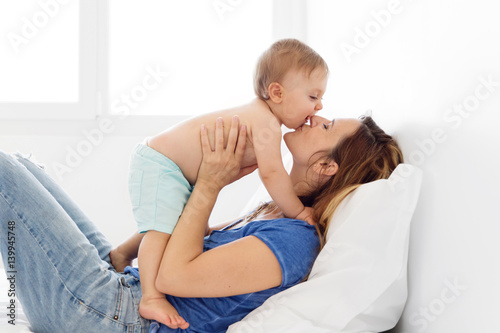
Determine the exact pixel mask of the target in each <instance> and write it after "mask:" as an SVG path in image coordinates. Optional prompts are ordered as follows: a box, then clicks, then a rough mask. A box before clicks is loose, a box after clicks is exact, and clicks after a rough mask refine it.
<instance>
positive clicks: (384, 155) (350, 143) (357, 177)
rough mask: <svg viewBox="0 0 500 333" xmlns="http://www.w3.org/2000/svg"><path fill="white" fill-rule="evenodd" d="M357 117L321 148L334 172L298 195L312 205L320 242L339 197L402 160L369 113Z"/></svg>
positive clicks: (269, 205) (267, 206) (265, 206)
mask: <svg viewBox="0 0 500 333" xmlns="http://www.w3.org/2000/svg"><path fill="white" fill-rule="evenodd" d="M360 121H361V125H360V126H359V128H358V129H357V130H356V131H355V132H354V133H353V134H352V135H350V136H347V137H345V138H344V139H342V140H341V141H340V142H339V143H338V144H337V145H336V146H335V147H334V148H333V149H332V150H331V151H325V152H320V154H321V155H322V156H321V158H326V159H327V160H329V161H335V162H336V163H337V164H338V171H337V173H336V174H335V175H333V176H332V177H331V178H330V179H329V180H328V181H327V182H326V183H324V184H323V185H321V186H319V187H318V188H316V189H314V190H313V191H312V192H311V193H309V194H307V195H305V196H300V197H299V198H300V200H301V201H302V203H303V204H304V206H308V207H313V208H314V212H315V216H314V219H315V220H316V221H317V225H316V228H317V229H318V233H319V235H320V238H321V246H323V245H324V237H323V236H324V235H326V233H327V231H328V227H329V224H330V220H331V217H332V215H333V213H334V212H335V210H336V209H337V207H338V206H339V204H340V203H341V202H342V200H344V199H345V198H346V197H347V195H349V194H350V193H351V192H352V191H354V190H355V189H356V188H358V187H359V186H361V185H363V184H366V183H369V182H372V181H375V180H378V179H387V178H389V176H390V175H391V173H392V171H394V169H395V168H396V166H397V165H398V164H400V163H403V153H402V152H401V149H400V148H399V146H398V144H397V142H396V141H395V140H394V139H393V138H392V137H391V136H390V135H388V134H386V133H385V132H384V131H383V130H382V129H381V128H380V127H379V126H378V125H377V124H376V123H375V122H374V121H373V119H372V118H371V117H369V116H363V117H361V118H360ZM312 164H314V163H312ZM326 164H327V163H326ZM275 207H276V206H275V204H274V203H266V204H263V205H261V206H260V207H259V208H257V209H256V210H255V211H254V212H253V213H252V214H250V215H249V216H247V217H246V218H245V220H247V221H249V220H253V219H255V218H256V217H257V216H258V215H259V214H260V213H261V212H262V211H264V210H266V211H267V210H268V209H269V210H270V209H273V208H275Z"/></svg>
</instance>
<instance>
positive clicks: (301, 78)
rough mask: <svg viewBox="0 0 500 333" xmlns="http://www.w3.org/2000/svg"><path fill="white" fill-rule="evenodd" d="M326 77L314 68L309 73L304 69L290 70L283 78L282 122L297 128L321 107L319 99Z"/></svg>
mask: <svg viewBox="0 0 500 333" xmlns="http://www.w3.org/2000/svg"><path fill="white" fill-rule="evenodd" d="M327 80H328V77H327V75H326V73H325V72H323V71H321V70H320V69H315V70H314V71H313V72H312V73H311V75H308V73H307V72H305V71H296V70H294V71H290V72H288V73H287V74H286V75H285V78H284V80H283V84H282V85H283V88H284V96H283V102H282V103H283V105H282V107H283V111H284V112H283V119H282V120H283V124H284V125H285V126H286V127H288V128H290V129H297V128H299V127H300V126H302V125H304V124H305V123H307V122H308V121H309V119H310V118H311V117H312V116H314V115H315V114H316V113H317V112H318V111H319V110H321V109H322V108H323V104H322V103H321V99H322V97H323V94H324V93H325V90H326V83H327Z"/></svg>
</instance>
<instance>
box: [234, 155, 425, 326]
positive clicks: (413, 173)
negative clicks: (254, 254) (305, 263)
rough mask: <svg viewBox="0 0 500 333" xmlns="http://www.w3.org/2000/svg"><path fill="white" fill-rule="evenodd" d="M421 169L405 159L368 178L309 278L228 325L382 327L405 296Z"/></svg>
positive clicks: (340, 212)
mask: <svg viewBox="0 0 500 333" xmlns="http://www.w3.org/2000/svg"><path fill="white" fill-rule="evenodd" d="M421 180H422V172H421V171H420V169H418V168H416V167H414V166H411V165H408V164H400V165H399V166H398V167H397V168H396V169H395V170H394V172H393V173H392V175H391V176H390V178H389V179H387V180H385V179H384V180H377V181H374V182H371V183H368V184H364V185H362V186H360V187H359V188H358V189H356V190H355V191H354V192H353V193H351V194H350V195H349V196H348V197H347V198H346V199H345V200H344V201H343V202H342V203H341V204H340V205H339V207H338V208H337V210H336V212H335V213H334V215H333V218H332V222H331V225H330V229H329V232H328V234H327V237H326V239H327V243H326V245H325V247H324V248H323V250H322V251H321V252H320V254H319V256H318V258H317V259H316V262H315V263H314V266H313V268H312V271H311V274H310V276H309V279H308V281H306V282H304V283H301V284H299V285H296V286H294V287H292V288H290V289H287V290H285V291H283V292H281V293H279V294H276V295H274V296H273V297H271V298H269V299H268V300H267V301H266V302H265V303H264V304H263V305H262V306H260V307H259V308H257V309H255V310H254V311H252V312H251V313H250V314H248V315H247V316H246V317H245V318H244V319H243V320H242V321H240V322H238V323H235V324H233V325H231V326H230V327H229V330H228V331H227V332H229V333H244V332H252V333H256V332H269V333H271V332H272V333H279V332H286V333H290V332H308V333H316V332H317V333H320V332H325V333H326V332H328V333H335V332H342V333H347V332H349V333H351V332H382V331H385V330H388V329H390V328H392V327H394V326H395V325H396V323H397V321H398V319H399V317H400V316H401V312H402V311H403V307H404V305H405V302H406V298H407V281H406V277H407V276H406V273H407V260H408V241H409V231H410V221H411V217H412V215H413V211H414V209H415V206H416V203H417V200H418V195H419V191H420V184H421Z"/></svg>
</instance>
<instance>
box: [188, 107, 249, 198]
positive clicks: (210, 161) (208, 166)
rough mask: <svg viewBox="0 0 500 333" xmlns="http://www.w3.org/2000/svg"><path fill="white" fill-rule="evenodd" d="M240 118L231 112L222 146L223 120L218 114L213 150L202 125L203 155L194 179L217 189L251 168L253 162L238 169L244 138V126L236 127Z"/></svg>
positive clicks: (247, 172)
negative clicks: (230, 119) (231, 115)
mask: <svg viewBox="0 0 500 333" xmlns="http://www.w3.org/2000/svg"><path fill="white" fill-rule="evenodd" d="M238 127H239V118H238V116H234V117H233V120H232V122H231V128H230V130H229V134H228V141H227V146H226V148H224V123H223V121H222V118H218V119H217V120H216V123H215V150H214V151H212V148H211V147H210V143H209V140H208V132H207V128H206V126H205V125H202V126H201V148H202V152H203V159H202V161H201V165H200V170H199V171H198V179H197V183H200V182H201V183H205V185H206V186H208V187H209V188H210V189H212V190H213V191H220V190H221V189H222V188H223V187H224V186H226V185H227V184H230V183H232V182H233V181H235V180H237V179H239V178H241V177H243V176H244V175H246V174H249V173H250V172H252V171H254V170H255V168H256V167H257V166H256V165H254V166H250V167H247V168H243V169H241V161H242V159H243V154H244V152H245V145H246V139H247V130H246V126H245V125H242V126H241V128H240V129H239V133H238Z"/></svg>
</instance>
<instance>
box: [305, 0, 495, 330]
mask: <svg viewBox="0 0 500 333" xmlns="http://www.w3.org/2000/svg"><path fill="white" fill-rule="evenodd" d="M311 3H312V5H313V8H312V9H311V11H310V12H309V17H310V20H309V22H310V25H309V31H308V36H309V38H310V42H311V44H312V46H313V47H315V48H316V49H317V50H318V51H319V52H320V53H321V54H323V55H325V57H326V58H327V62H328V64H329V66H330V68H331V70H332V71H331V76H330V81H329V86H328V93H327V96H325V109H327V110H329V112H333V113H334V114H345V115H349V116H354V115H356V114H361V113H362V112H364V110H365V109H373V116H374V118H375V120H376V121H377V122H378V123H379V124H381V125H382V127H383V128H386V129H390V130H391V131H393V132H395V133H396V135H397V137H398V138H399V139H400V140H401V144H402V147H403V149H404V152H405V157H406V160H407V161H408V162H410V163H412V164H416V165H418V166H420V167H421V168H422V169H423V170H424V182H423V187H422V192H421V196H420V202H419V204H418V207H417V210H416V213H415V216H414V219H413V221H412V229H411V233H412V234H411V240H410V254H409V298H408V303H407V305H406V309H405V312H404V313H403V317H402V319H401V321H400V323H399V325H398V327H397V329H395V330H394V333H414V332H415V333H420V332H428V333H431V332H432V333H443V332H459V333H469V332H498V331H500V324H499V323H498V321H497V320H496V319H495V318H496V314H498V313H499V312H500V302H499V299H500V288H499V283H498V281H499V279H500V264H499V261H498V260H497V259H496V258H497V257H498V253H500V245H498V244H499V243H498V236H499V235H500V226H499V221H498V216H499V215H498V211H497V210H498V205H499V204H500V195H499V194H498V187H499V186H500V181H499V179H498V176H497V175H498V169H499V168H500V153H499V150H498V148H497V146H498V143H499V142H500V133H499V131H498V124H499V120H500V112H499V111H500V62H499V60H500V43H499V41H500V21H499V20H498V18H497V15H496V13H498V12H499V9H500V6H499V5H498V4H497V3H496V2H493V1H486V0H479V1H467V0H462V1H451V0H450V1H445V0H438V1H430V0H429V1H403V0H401V1H388V0H386V1H378V0H377V1H373V0H365V1H352V2H349V3H348V2H345V1H343V2H340V1H327V0H325V1H319V0H318V1H312V2H311ZM320 9H322V10H320ZM388 13H390V14H388ZM379 22H380V23H379ZM367 30H368V32H367ZM360 31H362V32H360ZM485 81H491V82H492V83H490V84H485V83H484V82H485ZM433 133H434V134H433ZM433 135H434V138H433Z"/></svg>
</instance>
